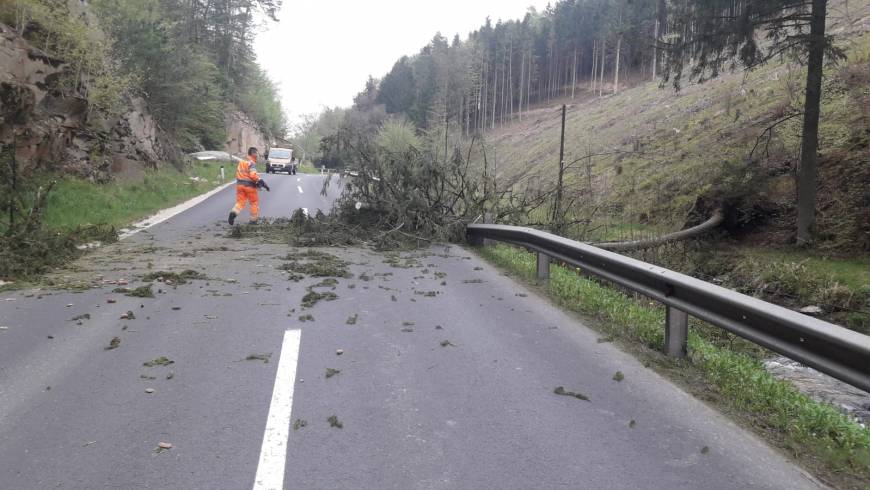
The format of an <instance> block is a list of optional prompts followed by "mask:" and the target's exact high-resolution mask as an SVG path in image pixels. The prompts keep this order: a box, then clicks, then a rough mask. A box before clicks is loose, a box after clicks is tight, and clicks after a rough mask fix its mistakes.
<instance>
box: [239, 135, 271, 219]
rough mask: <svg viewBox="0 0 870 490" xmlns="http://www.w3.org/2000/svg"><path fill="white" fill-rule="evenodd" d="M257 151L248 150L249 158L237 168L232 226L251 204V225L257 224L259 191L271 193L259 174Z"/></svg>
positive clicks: (240, 162) (240, 161)
mask: <svg viewBox="0 0 870 490" xmlns="http://www.w3.org/2000/svg"><path fill="white" fill-rule="evenodd" d="M256 165H257V149H256V148H253V147H251V148H248V158H246V159H245V160H239V166H238V167H237V168H236V205H235V206H234V207H233V209H232V210H231V211H230V218H229V220H228V221H229V222H230V225H232V224H233V223H235V221H236V217H237V216H238V215H239V213H241V212H242V209H243V208H244V207H245V204H247V203H251V221H250V222H251V223H256V222H257V218H258V217H259V215H260V195H259V193H258V192H257V190H258V189H259V188H261V187H263V188H265V189H266V190H267V191H270V192H271V189H269V186H268V185H266V181H264V180H263V179H261V178H260V175H259V174H257V169H256Z"/></svg>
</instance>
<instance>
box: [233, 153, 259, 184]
mask: <svg viewBox="0 0 870 490" xmlns="http://www.w3.org/2000/svg"><path fill="white" fill-rule="evenodd" d="M256 164H257V161H256V159H254V158H253V157H250V156H249V157H248V158H247V159H246V160H239V166H238V167H236V185H243V186H245V187H254V188H256V187H257V182H259V181H260V175H259V174H258V173H257V169H256V168H254V166H255V165H256Z"/></svg>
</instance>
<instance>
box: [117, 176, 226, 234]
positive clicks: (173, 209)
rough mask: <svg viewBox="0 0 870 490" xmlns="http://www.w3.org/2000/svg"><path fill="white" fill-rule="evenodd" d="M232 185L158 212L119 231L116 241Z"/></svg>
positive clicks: (174, 214)
mask: <svg viewBox="0 0 870 490" xmlns="http://www.w3.org/2000/svg"><path fill="white" fill-rule="evenodd" d="M234 183H235V182H228V183H226V184H224V185H222V186H220V187H218V188H216V189H212V190H210V191H208V192H206V193H205V194H200V195H199V196H196V197H194V198H193V199H190V200H188V201H185V202H183V203H181V204H179V205H177V206H173V207H171V208H167V209H163V210H160V211H158V212H157V213H156V214H154V215H153V216H149V217H148V218H145V219H143V220H142V221H140V222H138V223H134V224H133V225H131V226H130V227H129V228H125V229H123V230H121V233H120V234H119V235H118V239H119V240H123V239H125V238H127V237H131V236H133V235H135V234H136V233H139V232H140V231H142V230H147V229H148V228H151V227H152V226H154V225H158V224H160V223H163V222H164V221H166V220H168V219H169V218H172V217H173V216H176V215H178V214H180V213H183V212H185V211H187V210H188V209H190V208H192V207H194V206H196V205H197V204H200V203H201V202H203V201H205V200H206V199H208V198H210V197H211V196H213V195H215V194H217V193H218V192H220V191H222V190H224V189H226V188H227V187H229V186H231V185H233V184H234Z"/></svg>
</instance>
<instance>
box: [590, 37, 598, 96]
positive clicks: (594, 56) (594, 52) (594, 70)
mask: <svg viewBox="0 0 870 490" xmlns="http://www.w3.org/2000/svg"><path fill="white" fill-rule="evenodd" d="M597 48H598V43H597V42H596V41H592V75H591V76H590V77H589V89H590V90H591V91H592V94H593V95H595V74H596V73H598V71H597V69H598V49H597Z"/></svg>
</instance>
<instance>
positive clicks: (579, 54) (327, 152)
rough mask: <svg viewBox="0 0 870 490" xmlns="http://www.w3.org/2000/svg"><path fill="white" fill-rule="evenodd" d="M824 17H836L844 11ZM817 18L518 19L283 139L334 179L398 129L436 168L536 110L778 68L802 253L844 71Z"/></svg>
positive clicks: (663, 12) (701, 2) (750, 3)
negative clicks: (388, 129) (832, 74)
mask: <svg viewBox="0 0 870 490" xmlns="http://www.w3.org/2000/svg"><path fill="white" fill-rule="evenodd" d="M841 4H842V5H841ZM837 5H838V7H844V8H845V9H846V10H848V2H837ZM827 7H828V1H827V0H812V1H811V0H773V1H759V0H740V1H730V0H692V1H687V2H674V1H668V0H560V1H558V2H555V3H554V4H551V5H548V7H547V8H546V9H544V10H543V11H540V12H538V11H536V10H534V9H531V8H530V9H529V10H528V12H527V13H526V14H525V16H524V17H523V18H522V19H516V20H506V21H505V20H498V21H496V22H495V23H493V21H492V19H489V18H487V19H486V20H485V22H484V23H483V25H481V26H480V27H479V28H478V29H477V30H475V31H473V32H471V33H470V34H469V35H468V37H467V38H466V39H462V38H460V36H459V35H458V34H457V35H455V36H454V37H453V39H452V40H450V39H448V38H446V37H444V36H443V35H442V34H441V33H438V34H436V35H435V36H434V37H433V38H432V40H431V41H430V42H429V43H428V44H427V45H426V46H424V47H423V48H422V49H421V50H420V51H419V52H418V53H417V54H414V55H412V56H403V57H401V58H400V59H398V60H397V61H396V62H395V64H394V66H393V67H392V69H391V70H390V71H389V72H388V73H386V74H384V75H383V76H382V77H381V78H378V79H376V78H374V77H370V78H369V80H368V81H367V82H366V84H365V87H364V88H363V90H362V91H361V92H360V93H359V94H358V95H357V96H356V97H355V99H354V104H353V107H351V108H350V109H349V110H346V111H344V112H342V113H341V117H340V118H339V119H340V123H337V121H336V117H335V116H336V114H337V113H339V112H341V111H340V110H337V109H336V110H330V111H328V112H327V113H325V114H324V116H323V117H321V118H319V119H318V118H309V119H307V120H306V122H305V123H303V124H302V125H301V127H300V128H298V130H297V131H296V133H297V135H296V137H297V140H300V141H301V140H305V141H306V145H307V146H309V147H310V146H312V142H313V141H320V144H319V148H318V152H317V153H316V155H315V157H316V158H318V159H319V162H318V163H319V164H321V165H326V166H334V167H341V166H347V165H352V164H354V163H355V162H358V161H359V160H360V153H361V152H360V149H362V148H365V147H366V145H367V144H368V143H369V142H371V141H372V138H373V137H374V135H376V134H377V133H378V132H379V131H381V129H382V128H383V127H384V123H385V122H386V121H387V120H390V119H400V120H402V121H403V122H407V123H408V124H410V125H411V126H413V128H414V130H415V132H416V133H417V134H418V136H422V137H423V139H422V141H423V142H424V145H423V146H425V151H426V152H428V154H429V155H431V157H432V158H433V159H434V160H436V161H444V160H446V159H447V158H451V155H452V154H454V153H455V152H456V151H457V150H458V149H459V147H460V146H462V144H463V143H466V144H467V143H468V142H470V141H472V140H474V139H477V140H478V141H480V140H481V139H482V138H486V137H487V135H488V134H489V133H491V132H494V131H495V130H498V129H500V128H503V127H506V126H507V125H510V124H514V123H517V122H522V121H523V120H524V119H527V118H528V117H529V114H530V112H533V111H534V110H535V109H537V108H541V107H547V106H554V105H557V104H563V103H569V104H570V103H573V102H574V101H575V100H576V102H577V103H582V102H583V101H587V100H592V99H603V98H607V97H612V96H616V95H618V94H620V93H622V91H624V90H625V89H626V88H629V87H632V86H637V85H639V84H641V83H644V82H653V83H657V84H658V85H659V86H660V88H661V89H662V90H670V91H671V92H672V93H679V91H680V90H681V87H682V85H683V84H684V83H694V82H705V81H708V80H710V79H714V78H717V77H718V76H719V75H720V74H724V73H728V72H731V71H735V70H740V71H743V70H746V71H747V72H748V71H751V70H752V69H755V68H757V67H760V66H762V65H764V64H766V63H767V62H769V61H772V60H778V61H781V62H785V63H789V64H791V65H795V66H799V67H805V68H803V69H804V71H805V73H806V74H807V75H806V77H807V78H806V85H805V94H803V96H802V97H800V99H802V100H800V101H799V104H794V105H793V107H790V108H789V110H787V111H785V113H784V114H781V116H782V117H783V118H785V119H786V120H791V119H795V120H798V121H799V120H802V121H803V128H802V131H801V134H802V137H801V141H800V145H801V147H802V148H804V149H806V151H803V152H802V154H801V155H800V158H799V160H800V165H796V166H795V167H794V168H795V174H796V182H797V187H798V189H799V191H798V199H797V201H796V202H797V206H796V208H797V214H798V217H797V223H798V226H797V240H798V242H799V243H809V242H810V241H811V235H812V234H813V233H814V230H815V222H814V207H815V199H816V198H815V192H816V191H815V188H816V184H817V180H818V170H817V168H818V163H817V159H818V157H817V151H815V149H817V148H818V139H819V118H820V104H821V98H822V97H821V95H822V94H821V90H822V87H821V84H822V69H823V59H824V60H826V61H827V62H828V63H836V62H837V61H839V60H841V59H843V57H844V53H843V51H842V50H841V49H840V48H839V47H838V46H837V44H836V43H835V42H834V41H835V40H834V38H833V36H832V35H830V34H827V33H826V32H825V23H826V11H827ZM804 107H805V108H806V109H804ZM778 124H779V123H775V124H774V127H775V126H777V125H778ZM420 149H423V148H420ZM620 151H622V150H620ZM635 153H637V152H635ZM554 157H555V155H554ZM560 174H561V170H560ZM558 182H559V185H560V186H561V182H562V179H561V175H560V177H559V179H558ZM560 194H561V192H556V195H557V196H558V195H560ZM560 205H561V203H556V204H555V208H556V209H555V210H553V211H551V213H550V214H551V216H552V218H553V220H554V221H555V220H561V219H562V216H561V215H562V214H564V213H565V212H567V210H566V209H564V208H562V207H560Z"/></svg>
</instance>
